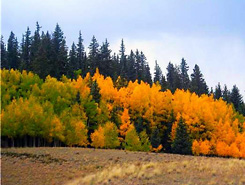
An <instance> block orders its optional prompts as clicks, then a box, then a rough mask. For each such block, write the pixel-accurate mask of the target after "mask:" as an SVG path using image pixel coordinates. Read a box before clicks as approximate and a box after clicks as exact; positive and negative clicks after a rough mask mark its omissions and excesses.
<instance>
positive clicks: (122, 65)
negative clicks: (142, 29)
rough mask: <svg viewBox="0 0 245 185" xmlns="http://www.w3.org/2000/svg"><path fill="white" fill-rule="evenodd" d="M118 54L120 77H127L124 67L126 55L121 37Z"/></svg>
mask: <svg viewBox="0 0 245 185" xmlns="http://www.w3.org/2000/svg"><path fill="white" fill-rule="evenodd" d="M119 55H120V76H121V78H122V79H123V78H125V79H127V73H126V71H127V68H126V62H127V60H126V55H125V45H124V42H123V39H122V42H121V46H120V50H119Z"/></svg>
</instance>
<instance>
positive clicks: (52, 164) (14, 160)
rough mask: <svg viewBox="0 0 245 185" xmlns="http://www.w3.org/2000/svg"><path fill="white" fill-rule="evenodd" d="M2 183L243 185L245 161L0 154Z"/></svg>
mask: <svg viewBox="0 0 245 185" xmlns="http://www.w3.org/2000/svg"><path fill="white" fill-rule="evenodd" d="M1 153H2V158H1V163H2V164H1V166H2V174H1V175H2V179H1V180H2V184H27V185H28V184H37V185H38V184H69V185H71V184H72V185H75V184H76V185H77V184H115V185H116V184H241V185H242V184H245V160H239V159H231V158H230V159H228V158H214V157H194V156H182V155H174V154H155V153H144V152H127V151H123V150H102V149H100V150H99V149H85V148H11V149H2V152H1Z"/></svg>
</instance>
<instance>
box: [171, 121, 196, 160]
mask: <svg viewBox="0 0 245 185" xmlns="http://www.w3.org/2000/svg"><path fill="white" fill-rule="evenodd" d="M191 146H192V142H191V139H190V137H189V134H188V132H187V128H186V125H185V123H184V120H183V119H182V117H181V118H180V120H179V123H178V127H177V129H176V135H175V139H174V141H173V143H172V146H171V149H172V152H173V153H176V154H187V155H188V154H191V153H192V151H191Z"/></svg>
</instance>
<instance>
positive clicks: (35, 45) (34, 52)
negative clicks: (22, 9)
mask: <svg viewBox="0 0 245 185" xmlns="http://www.w3.org/2000/svg"><path fill="white" fill-rule="evenodd" d="M40 29H41V27H40V26H39V24H38V22H37V23H36V30H35V32H34V36H33V38H32V44H31V48H30V62H31V65H30V66H29V70H31V71H33V62H34V61H35V59H36V58H37V57H40V56H38V50H39V47H40V45H41V36H40Z"/></svg>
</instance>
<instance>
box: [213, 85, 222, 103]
mask: <svg viewBox="0 0 245 185" xmlns="http://www.w3.org/2000/svg"><path fill="white" fill-rule="evenodd" d="M221 97H222V90H221V86H220V83H218V85H217V86H216V87H215V91H214V98H215V99H216V100H218V99H220V98H221Z"/></svg>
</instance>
